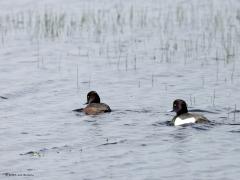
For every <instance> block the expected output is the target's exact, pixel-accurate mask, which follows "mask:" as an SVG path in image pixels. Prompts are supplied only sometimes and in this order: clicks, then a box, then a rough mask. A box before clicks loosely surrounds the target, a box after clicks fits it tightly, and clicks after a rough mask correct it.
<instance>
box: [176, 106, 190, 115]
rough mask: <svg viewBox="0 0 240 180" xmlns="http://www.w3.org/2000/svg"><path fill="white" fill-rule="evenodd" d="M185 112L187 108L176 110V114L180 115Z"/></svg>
mask: <svg viewBox="0 0 240 180" xmlns="http://www.w3.org/2000/svg"><path fill="white" fill-rule="evenodd" d="M185 113H188V109H187V108H184V109H181V110H180V111H178V112H177V116H180V115H181V114H185Z"/></svg>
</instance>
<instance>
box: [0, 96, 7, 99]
mask: <svg viewBox="0 0 240 180" xmlns="http://www.w3.org/2000/svg"><path fill="white" fill-rule="evenodd" d="M0 98H1V99H8V98H7V97H4V96H0Z"/></svg>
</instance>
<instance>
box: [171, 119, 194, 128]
mask: <svg viewBox="0 0 240 180" xmlns="http://www.w3.org/2000/svg"><path fill="white" fill-rule="evenodd" d="M195 122H196V119H195V118H194V117H191V118H187V119H184V120H182V119H181V118H179V117H178V118H176V119H175V122H174V126H180V125H183V124H189V123H195Z"/></svg>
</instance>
